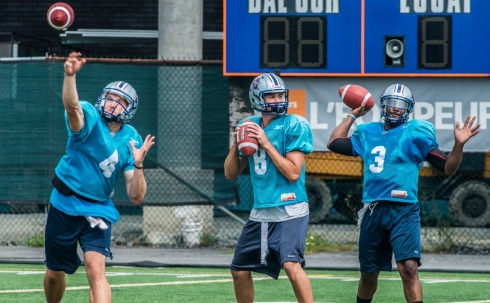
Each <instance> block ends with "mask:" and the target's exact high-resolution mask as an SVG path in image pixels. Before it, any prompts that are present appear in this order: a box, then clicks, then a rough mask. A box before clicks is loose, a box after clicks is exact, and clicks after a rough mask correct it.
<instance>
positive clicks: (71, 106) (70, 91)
mask: <svg viewBox="0 0 490 303" xmlns="http://www.w3.org/2000/svg"><path fill="white" fill-rule="evenodd" d="M81 56H82V55H81V54H80V53H79V52H72V53H70V55H69V56H68V59H66V61H65V64H64V69H65V77H64V80H63V106H64V107H65V111H66V114H67V116H68V124H69V125H70V129H71V130H72V131H73V132H79V131H80V130H81V129H82V127H83V121H84V114H83V110H82V107H81V106H80V102H79V101H78V92H77V85H76V77H75V75H76V73H77V72H78V71H79V70H80V69H81V68H82V66H83V65H84V64H85V62H86V60H85V59H84V58H81Z"/></svg>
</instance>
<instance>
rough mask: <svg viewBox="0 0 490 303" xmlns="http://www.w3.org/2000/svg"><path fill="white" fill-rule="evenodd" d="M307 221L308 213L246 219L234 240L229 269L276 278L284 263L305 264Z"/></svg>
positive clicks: (303, 265)
mask: <svg viewBox="0 0 490 303" xmlns="http://www.w3.org/2000/svg"><path fill="white" fill-rule="evenodd" d="M308 221H309V216H304V217H300V218H294V219H290V220H287V221H282V222H269V223H262V222H255V221H250V220H249V221H248V222H247V224H245V227H244V228H243V230H242V233H241V234H240V237H239V239H238V242H237V245H236V247H235V254H234V256H233V261H232V262H231V265H230V269H231V270H236V271H240V270H246V271H254V272H258V273H263V274H266V275H269V276H270V277H272V278H274V279H277V278H278V277H279V272H280V271H281V269H282V264H284V263H285V262H299V263H301V266H302V267H305V258H304V251H305V246H306V233H307V231H308ZM263 226H264V228H263ZM264 230H267V232H266V234H265V236H264ZM261 243H262V244H263V246H262V245H261ZM261 257H264V258H261Z"/></svg>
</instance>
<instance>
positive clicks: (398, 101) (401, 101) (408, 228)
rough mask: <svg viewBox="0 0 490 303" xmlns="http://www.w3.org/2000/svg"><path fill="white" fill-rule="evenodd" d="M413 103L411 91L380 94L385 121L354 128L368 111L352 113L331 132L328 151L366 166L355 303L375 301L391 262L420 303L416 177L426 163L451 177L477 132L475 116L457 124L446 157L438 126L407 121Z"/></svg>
mask: <svg viewBox="0 0 490 303" xmlns="http://www.w3.org/2000/svg"><path fill="white" fill-rule="evenodd" d="M414 104H415V101H414V98H413V95H412V93H411V91H410V89H409V88H408V87H406V86H405V85H403V84H392V85H390V86H388V87H387V88H386V90H385V91H384V92H383V94H382V95H381V100H380V107H381V118H382V120H384V122H371V123H365V124H360V125H357V128H356V130H355V131H354V133H353V134H352V136H351V137H348V132H349V129H350V128H351V126H352V124H353V123H354V121H355V120H356V118H358V117H361V116H364V115H365V114H366V113H367V112H368V111H369V110H364V107H363V105H361V106H360V107H359V108H356V109H353V110H351V111H350V112H349V113H348V114H347V118H345V119H344V120H343V121H342V122H341V123H340V124H339V125H338V126H337V127H336V128H335V129H334V130H333V131H332V134H331V136H330V140H329V143H328V148H329V149H330V150H331V151H333V152H336V153H339V154H342V155H346V156H354V157H357V156H360V157H361V158H362V160H363V163H364V187H363V198H362V202H363V203H364V207H363V208H362V209H361V210H360V211H359V224H360V234H359V262H360V271H361V278H360V281H359V285H358V289H357V303H368V302H371V301H372V298H373V296H374V293H375V292H376V289H377V286H378V276H379V273H380V271H382V270H383V271H391V269H392V266H391V260H392V255H394V257H395V261H396V264H397V268H398V272H399V273H400V276H401V278H402V282H403V291H404V294H405V299H406V300H407V302H409V303H420V302H423V301H422V300H423V296H422V287H421V284H420V279H419V277H418V267H419V266H420V265H421V263H420V258H421V255H420V250H421V244H420V241H421V235H420V209H419V204H418V176H419V169H420V167H421V165H422V162H423V161H427V162H429V163H430V164H432V166H434V167H435V168H437V169H438V170H440V171H441V172H443V173H444V174H446V175H453V174H455V173H456V171H457V170H458V167H459V165H460V163H461V160H462V158H463V147H464V144H465V143H466V142H468V140H469V139H470V138H471V137H473V136H475V135H476V134H478V133H479V132H480V124H477V125H476V126H473V125H474V124H475V123H474V122H475V119H476V117H470V116H468V117H466V120H465V122H464V124H463V127H462V128H460V123H459V122H456V127H455V129H454V140H455V142H454V146H453V149H452V151H451V152H450V153H449V154H447V155H446V154H445V153H444V152H442V151H441V150H440V149H439V148H438V146H439V145H438V143H437V140H436V135H435V130H434V126H433V125H432V124H431V123H429V122H426V121H420V120H411V121H408V117H409V114H410V113H411V112H412V110H413V107H414Z"/></svg>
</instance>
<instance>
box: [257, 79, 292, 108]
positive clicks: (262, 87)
mask: <svg viewBox="0 0 490 303" xmlns="http://www.w3.org/2000/svg"><path fill="white" fill-rule="evenodd" d="M273 93H282V102H276V103H267V102H266V101H265V99H264V95H266V94H273ZM248 95H249V98H250V103H251V104H252V108H253V109H255V110H256V111H259V112H261V113H264V114H266V115H271V116H284V115H286V114H287V113H288V106H289V99H288V95H289V89H287V88H286V85H285V84H284V81H282V79H281V78H280V77H279V76H276V75H274V74H269V73H266V74H262V75H260V76H258V77H256V78H255V79H254V80H253V81H252V84H251V85H250V91H249V93H248Z"/></svg>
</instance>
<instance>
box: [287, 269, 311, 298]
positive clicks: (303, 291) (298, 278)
mask: <svg viewBox="0 0 490 303" xmlns="http://www.w3.org/2000/svg"><path fill="white" fill-rule="evenodd" d="M283 268H284V271H285V272H286V275H287V276H288V278H289V281H291V285H292V286H293V290H294V294H295V295H296V299H298V302H299V303H310V302H313V292H312V290H311V283H310V279H309V278H308V276H307V275H306V273H305V271H304V270H303V267H302V266H301V263H299V262H286V263H284V264H283Z"/></svg>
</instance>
